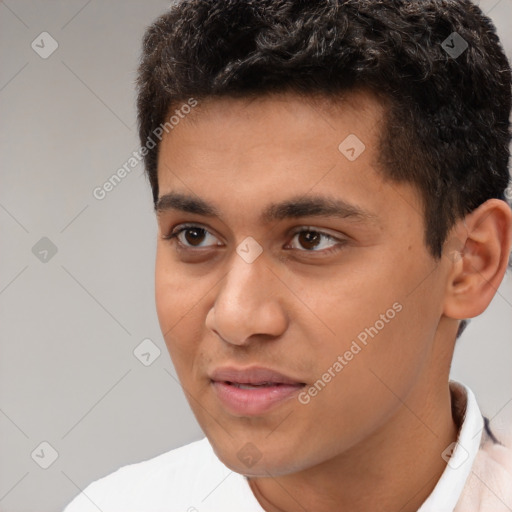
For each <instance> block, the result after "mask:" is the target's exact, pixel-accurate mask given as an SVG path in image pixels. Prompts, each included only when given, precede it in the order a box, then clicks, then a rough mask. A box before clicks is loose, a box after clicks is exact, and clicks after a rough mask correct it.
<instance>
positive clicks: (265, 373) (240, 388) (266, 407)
mask: <svg viewBox="0 0 512 512" xmlns="http://www.w3.org/2000/svg"><path fill="white" fill-rule="evenodd" d="M210 379H211V384H212V388H213V390H214V392H215V395H216V396H217V398H218V399H219V400H220V402H221V403H222V404H223V406H224V407H225V409H226V410H228V411H229V412H231V413H232V414H234V415H236V416H256V415H262V414H264V413H266V412H268V411H270V410H271V409H273V408H275V407H277V406H278V405H280V404H283V403H285V402H286V401H287V400H289V399H290V398H292V397H294V396H295V395H296V394H297V393H298V392H299V390H300V389H302V387H304V386H305V384H304V383H303V382H299V381H298V380H297V379H294V378H293V377H288V376H287V375H284V374H282V373H280V372H277V371H275V370H271V369H268V368H261V367H252V368H245V369H237V368H232V367H230V368H227V367H225V368H218V369H217V370H215V371H214V372H213V373H212V374H211V375H210Z"/></svg>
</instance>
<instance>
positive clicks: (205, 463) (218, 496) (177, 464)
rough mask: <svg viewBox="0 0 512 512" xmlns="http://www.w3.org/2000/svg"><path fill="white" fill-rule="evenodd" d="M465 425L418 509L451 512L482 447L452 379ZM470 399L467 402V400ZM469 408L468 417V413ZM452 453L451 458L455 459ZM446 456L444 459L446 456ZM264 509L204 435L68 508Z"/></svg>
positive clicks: (108, 481)
mask: <svg viewBox="0 0 512 512" xmlns="http://www.w3.org/2000/svg"><path fill="white" fill-rule="evenodd" d="M450 390H451V392H452V398H453V402H452V403H453V404H454V406H453V410H454V413H455V412H456V411H457V410H460V411H462V413H461V415H462V417H461V418H460V421H461V422H463V423H462V427H461V429H460V431H459V437H458V441H457V443H456V445H455V446H454V450H453V453H452V452H451V451H450V452H447V453H448V454H447V455H446V454H445V457H446V459H448V460H449V463H448V464H447V466H446V469H445V471H444V472H443V474H442V475H441V478H440V479H439V481H438V482H437V485H436V487H435V489H434V490H433V491H432V493H431V494H430V496H429V497H428V498H427V500H426V501H425V502H424V503H423V505H422V506H421V507H420V508H419V510H418V512H452V511H453V510H454V508H455V505H456V503H457V501H458V500H459V498H460V496H461V494H462V490H463V488H464V486H465V484H466V481H467V479H468V476H469V474H470V472H471V468H472V465H473V462H474V460H475V457H476V454H477V452H478V450H479V446H480V441H481V438H482V432H483V429H484V421H483V418H482V414H481V413H480V409H479V407H478V404H477V402H476V399H475V397H474V395H473V393H472V392H471V390H470V389H469V388H467V387H466V386H463V385H462V384H459V383H456V382H453V381H451V382H450ZM464 402H465V403H464ZM464 409H465V415H464ZM450 453H451V457H450ZM446 459H445V460H446ZM98 510H101V511H102V512H207V511H208V512H265V511H264V509H263V508H262V507H261V505H260V504H259V503H258V501H257V500H256V498H255V497H254V494H253V492H252V490H251V488H250V486H249V482H248V480H247V478H246V477H245V476H243V475H240V474H238V473H235V472H233V471H232V470H230V469H229V468H228V467H226V466H225V465H224V464H223V463H222V462H221V461H220V460H219V458H218V457H217V456H216V455H215V453H214V451H213V449H212V447H211V445H210V443H209V441H208V439H207V438H204V439H202V440H200V441H196V442H193V443H190V444H188V445H186V446H182V447H181V448H177V449H175V450H171V451H169V452H167V453H164V454H162V455H159V456H157V457H154V458H152V459H149V460H146V461H143V462H139V463H137V464H130V465H128V466H124V467H122V468H120V469H118V470H117V471H115V472H114V473H112V474H110V475H108V476H106V477H103V478H101V479H99V480H96V481H95V482H93V483H92V484H90V485H89V486H88V487H87V488H86V489H84V491H83V492H82V493H80V494H79V495H78V496H77V497H76V498H75V499H74V500H73V501H72V502H71V503H70V504H69V505H68V506H67V507H66V509H65V510H64V512H98Z"/></svg>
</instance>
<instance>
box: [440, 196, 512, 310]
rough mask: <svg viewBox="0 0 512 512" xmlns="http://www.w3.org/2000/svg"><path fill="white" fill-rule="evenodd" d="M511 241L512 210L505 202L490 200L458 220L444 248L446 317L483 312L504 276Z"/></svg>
mask: <svg viewBox="0 0 512 512" xmlns="http://www.w3.org/2000/svg"><path fill="white" fill-rule="evenodd" d="M511 243H512V211H511V210H510V207H509V205H508V204H507V203H506V202H505V201H501V200H499V199H490V200H488V201H486V202H485V203H483V204H482V205H480V206H479V207H478V208H477V209H476V210H474V211H473V212H471V213H470V214H468V215H467V216H466V217H465V218H464V219H461V220H460V221H458V222H457V224H456V225H455V227H454V228H453V229H452V232H451V234H450V236H449V237H448V240H447V241H446V243H445V247H444V251H443V255H444V256H445V257H447V258H448V261H449V262H450V265H451V268H450V270H449V276H448V280H447V290H446V296H445V304H444V314H445V315H446V316H448V317H450V318H454V319H464V318H473V317H475V316H478V315H480V314H481V313H483V312H484V311H485V309H486V308H487V306H488V305H489V304H490V302H491V300H492V298H493V297H494V295H495V294H496V291H497V290H498V287H499V286H500V284H501V281H502V280H503V276H504V275H505V271H506V269H507V266H508V260H509V254H510V247H511ZM445 263H446V261H445Z"/></svg>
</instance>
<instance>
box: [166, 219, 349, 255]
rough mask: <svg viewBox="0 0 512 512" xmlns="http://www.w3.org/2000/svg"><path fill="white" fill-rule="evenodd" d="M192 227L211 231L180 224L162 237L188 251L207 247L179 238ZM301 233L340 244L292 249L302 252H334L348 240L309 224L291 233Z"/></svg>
mask: <svg viewBox="0 0 512 512" xmlns="http://www.w3.org/2000/svg"><path fill="white" fill-rule="evenodd" d="M192 228H199V229H200V230H203V231H205V232H206V233H210V232H209V231H208V230H207V229H206V228H203V227H201V226H200V225H198V224H181V225H180V226H177V227H175V228H174V229H173V230H172V231H171V232H170V233H169V234H167V235H163V236H162V239H163V240H169V241H171V242H172V241H173V239H174V238H176V242H177V243H178V244H179V245H180V246H181V248H182V249H183V250H186V251H188V250H192V251H193V250H196V249H205V247H193V246H188V245H184V244H183V243H182V242H181V241H180V240H179V239H178V236H179V235H180V234H181V233H183V232H184V231H187V230H189V229H192ZM300 233H316V234H319V235H321V236H323V237H324V238H327V239H329V240H333V241H337V242H338V244H337V245H335V246H333V247H329V248H328V249H323V250H320V251H316V250H307V249H303V250H301V249H292V250H295V251H297V250H298V251H300V252H306V253H320V254H330V253H332V252H336V251H339V250H340V249H341V248H342V247H343V246H344V245H345V243H346V240H340V239H338V238H335V237H334V236H332V235H330V234H328V233H325V232H323V231H320V230H318V229H314V228H312V227H308V226H301V227H300V228H297V229H295V230H293V231H292V233H291V236H292V239H293V237H295V236H296V235H298V234H300ZM210 234H211V233H210ZM208 247H215V246H208ZM208 247H207V248H208Z"/></svg>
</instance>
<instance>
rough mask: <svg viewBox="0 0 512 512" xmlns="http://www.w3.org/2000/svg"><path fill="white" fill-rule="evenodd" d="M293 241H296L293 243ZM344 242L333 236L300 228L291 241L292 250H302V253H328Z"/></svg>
mask: <svg viewBox="0 0 512 512" xmlns="http://www.w3.org/2000/svg"><path fill="white" fill-rule="evenodd" d="M294 240H297V241H296V242H295V243H294V242H293V241H294ZM344 242H345V240H343V239H337V238H335V237H334V236H332V235H330V234H328V233H323V232H322V231H316V230H314V229H306V228H302V229H301V230H300V231H299V230H297V231H296V232H295V233H294V235H293V239H292V244H291V245H292V248H293V249H299V250H302V252H318V253H328V252H330V251H333V250H336V248H337V246H338V247H341V246H342V245H343V244H344Z"/></svg>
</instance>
